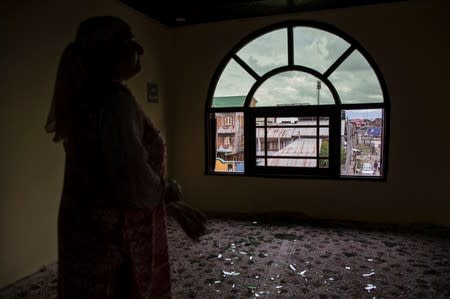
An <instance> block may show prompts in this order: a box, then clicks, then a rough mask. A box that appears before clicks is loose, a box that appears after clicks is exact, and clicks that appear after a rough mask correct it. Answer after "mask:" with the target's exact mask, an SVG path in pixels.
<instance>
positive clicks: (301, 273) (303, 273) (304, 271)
mask: <svg viewBox="0 0 450 299" xmlns="http://www.w3.org/2000/svg"><path fill="white" fill-rule="evenodd" d="M307 271H308V270H303V271H302V272H299V273H298V274H300V275H301V276H305V273H306V272H307Z"/></svg>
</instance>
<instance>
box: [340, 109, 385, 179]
mask: <svg viewBox="0 0 450 299" xmlns="http://www.w3.org/2000/svg"><path fill="white" fill-rule="evenodd" d="M343 116H344V120H343V121H342V123H343V126H344V129H343V130H341V132H342V136H341V175H351V176H355V175H356V176H382V173H381V171H380V170H381V162H380V161H382V154H381V153H382V152H383V147H384V141H383V126H384V116H383V110H382V109H364V110H363V109H357V110H356V109H353V110H344V115H343Z"/></svg>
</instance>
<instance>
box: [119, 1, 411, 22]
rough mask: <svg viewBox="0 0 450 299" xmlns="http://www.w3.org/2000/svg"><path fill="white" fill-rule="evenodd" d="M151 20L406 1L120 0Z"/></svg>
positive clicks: (227, 16)
mask: <svg viewBox="0 0 450 299" xmlns="http://www.w3.org/2000/svg"><path fill="white" fill-rule="evenodd" d="M120 1H121V2H123V3H125V4H127V5H128V6H130V7H132V8H134V9H136V10H138V11H140V12H141V13H143V14H145V15H147V16H149V17H150V18H152V19H155V20H157V21H158V22H160V23H162V24H164V25H166V26H168V27H179V26H186V25H193V24H202V23H210V22H217V21H224V20H233V19H242V18H251V17H262V16H270V15H276V14H286V13H294V12H303V11H312V10H322V9H339V8H343V7H351V6H361V5H374V4H380V3H389V2H399V1H408V0H120Z"/></svg>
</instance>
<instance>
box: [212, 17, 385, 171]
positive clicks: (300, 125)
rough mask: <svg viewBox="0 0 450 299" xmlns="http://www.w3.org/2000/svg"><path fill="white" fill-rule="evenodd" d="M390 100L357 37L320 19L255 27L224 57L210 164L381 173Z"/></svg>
mask: <svg viewBox="0 0 450 299" xmlns="http://www.w3.org/2000/svg"><path fill="white" fill-rule="evenodd" d="M388 104H389V101H388V96H387V92H386V87H385V84H384V81H383V79H382V77H381V73H380V71H379V70H378V68H377V66H376V65H375V63H374V61H373V60H372V59H371V58H370V56H369V55H368V53H367V52H366V51H365V50H364V49H363V48H362V47H361V45H359V43H358V42H357V41H355V40H354V39H352V38H351V37H349V36H347V35H346V34H344V33H342V32H340V31H338V30H337V29H335V28H333V27H331V26H329V25H325V24H320V23H316V22H294V21H290V22H284V23H280V24H275V25H272V26H269V27H267V28H264V29H262V30H260V31H258V32H255V33H253V34H251V35H249V36H248V37H247V38H245V39H244V40H243V41H241V42H240V43H239V44H238V45H236V46H235V47H234V48H233V49H232V50H231V51H230V53H229V54H228V55H227V56H226V57H225V58H224V59H223V61H222V63H221V64H220V65H219V67H218V69H217V70H216V73H215V75H214V77H213V79H212V81H211V84H210V88H209V94H208V101H207V107H206V134H207V136H206V141H207V142H206V149H207V151H206V153H207V159H206V167H207V169H206V172H207V173H216V174H217V173H219V174H223V173H226V174H233V175H248V176H259V175H261V176H305V177H321V178H336V179H338V178H363V179H384V178H385V177H386V169H387V167H386V166H387V165H386V164H387V163H386V161H387V156H386V153H387V146H388V142H387V141H388V138H387V131H388V130H387V128H388V120H389V117H388V116H389V105H388Z"/></svg>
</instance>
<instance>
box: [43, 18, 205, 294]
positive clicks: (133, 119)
mask: <svg viewBox="0 0 450 299" xmlns="http://www.w3.org/2000/svg"><path fill="white" fill-rule="evenodd" d="M142 54H143V49H142V47H141V46H140V45H139V44H138V43H137V42H135V41H134V40H133V35H132V33H131V30H130V27H129V26H128V24H126V23H125V22H124V21H122V20H121V19H119V18H116V17H109V16H100V17H93V18H89V19H87V20H86V21H84V22H82V23H81V24H80V26H79V28H78V31H77V35H76V39H75V41H74V42H72V43H71V44H69V45H68V46H67V48H66V49H65V50H64V52H63V55H62V57H61V61H60V65H59V68H58V73H57V78H56V83H55V90H54V96H53V101H52V107H51V109H50V113H49V117H48V120H47V125H46V130H47V132H51V133H54V138H53V140H54V141H55V142H59V141H62V142H63V144H64V149H65V153H66V162H65V176H64V188H63V194H62V197H61V203H60V209H59V215H58V297H59V298H77V299H80V298H171V294H170V267H169V257H168V246H167V235H166V208H167V212H170V213H171V214H173V215H174V216H175V218H176V219H177V220H178V222H179V223H180V224H181V227H182V228H183V230H184V231H185V232H186V233H187V234H188V235H189V236H190V237H191V238H193V239H197V238H198V237H199V236H201V235H202V234H203V233H205V226H204V221H205V218H204V217H203V215H202V214H201V213H199V212H197V211H196V210H194V209H192V208H190V207H189V206H187V205H186V204H182V203H181V202H179V200H180V198H181V196H182V193H181V188H180V186H179V185H178V184H177V183H176V182H175V181H173V180H168V179H165V178H164V173H165V168H164V161H165V152H166V151H165V144H164V140H163V138H162V136H161V135H160V132H159V130H158V129H156V127H155V126H154V125H153V124H152V122H151V121H150V119H148V118H147V117H146V116H145V115H144V113H143V111H142V109H141V108H140V107H139V105H138V104H137V102H136V101H135V99H134V97H133V95H132V94H131V92H130V91H129V89H128V88H127V87H126V86H125V85H124V84H123V82H124V81H125V80H128V79H130V78H132V77H133V76H135V75H136V74H137V73H138V72H139V71H140V69H141V66H140V56H141V55H142Z"/></svg>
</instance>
